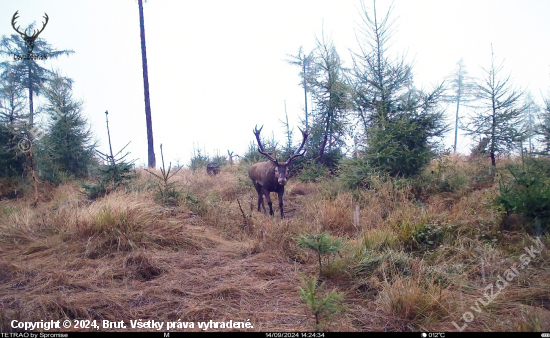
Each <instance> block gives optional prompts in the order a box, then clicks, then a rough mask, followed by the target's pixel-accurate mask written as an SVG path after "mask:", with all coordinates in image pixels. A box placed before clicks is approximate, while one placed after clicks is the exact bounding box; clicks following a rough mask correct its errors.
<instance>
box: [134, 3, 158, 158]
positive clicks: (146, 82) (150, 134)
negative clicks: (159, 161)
mask: <svg viewBox="0 0 550 338" xmlns="http://www.w3.org/2000/svg"><path fill="white" fill-rule="evenodd" d="M138 6H139V28H140V37H141V61H142V64H143V90H144V92H145V120H146V122H147V154H148V166H149V168H155V167H156V160H155V148H154V145H153V124H152V122H151V102H150V100H149V75H148V72H147V51H146V49H145V23H144V20H143V3H142V0H138Z"/></svg>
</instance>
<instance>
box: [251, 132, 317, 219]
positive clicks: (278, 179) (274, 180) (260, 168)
mask: <svg viewBox="0 0 550 338" xmlns="http://www.w3.org/2000/svg"><path fill="white" fill-rule="evenodd" d="M261 130H262V128H260V130H258V129H257V128H255V130H254V134H255V135H256V140H257V141H258V151H259V152H260V153H261V154H262V155H264V156H266V157H267V158H268V159H269V161H266V162H260V163H256V164H254V165H252V166H251V167H250V169H249V170H248V176H249V177H250V179H251V180H252V183H253V184H254V187H255V188H256V191H257V192H258V211H260V205H261V206H262V207H263V209H264V213H267V211H266V209H265V205H264V196H265V199H266V200H267V205H268V206H269V214H270V215H274V212H273V207H272V205H273V203H272V202H271V198H270V196H269V194H270V193H271V192H276V193H277V195H278V197H279V209H280V211H281V218H284V212H283V194H284V193H285V184H286V182H287V173H288V166H289V165H290V163H292V161H293V160H294V159H295V158H296V157H298V156H303V155H304V153H305V149H304V152H303V153H300V151H301V150H302V148H303V147H304V144H305V143H306V140H307V136H308V134H307V132H304V131H302V136H303V141H302V145H301V146H300V148H299V149H298V151H297V152H296V154H294V155H292V156H291V157H290V158H289V159H288V160H287V161H286V162H278V161H277V159H275V158H274V157H273V156H271V154H269V153H266V152H265V150H264V147H263V146H262V143H261V142H260V131H261Z"/></svg>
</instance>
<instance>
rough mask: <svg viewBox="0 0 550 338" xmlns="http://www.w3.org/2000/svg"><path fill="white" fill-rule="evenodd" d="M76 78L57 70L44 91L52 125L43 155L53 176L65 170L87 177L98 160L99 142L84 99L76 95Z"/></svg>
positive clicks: (47, 171)
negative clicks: (89, 121)
mask: <svg viewBox="0 0 550 338" xmlns="http://www.w3.org/2000/svg"><path fill="white" fill-rule="evenodd" d="M72 82H73V81H72V80H71V79H69V78H66V77H63V76H61V74H60V73H59V72H55V73H54V74H53V77H52V79H51V80H50V81H49V82H48V83H47V85H46V86H45V88H44V91H43V93H44V97H45V98H46V99H47V103H46V105H45V107H44V110H45V111H46V112H47V113H48V114H49V128H48V131H47V134H46V136H45V137H44V139H43V142H42V147H41V150H42V151H41V156H40V158H41V162H42V163H43V168H42V169H43V170H44V173H45V176H46V177H47V178H50V179H56V178H58V177H59V175H60V174H61V173H66V174H69V175H72V176H75V177H84V176H85V175H86V174H87V170H88V167H89V166H90V165H91V164H92V163H93V162H94V156H93V155H94V148H95V143H93V142H92V133H91V131H90V129H89V127H88V123H87V121H86V118H85V117H84V116H83V113H82V105H83V103H82V101H79V100H75V99H74V98H73V94H72Z"/></svg>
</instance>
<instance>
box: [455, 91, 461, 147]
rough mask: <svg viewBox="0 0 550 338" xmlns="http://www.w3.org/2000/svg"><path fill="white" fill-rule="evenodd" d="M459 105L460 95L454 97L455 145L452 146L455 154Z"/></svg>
mask: <svg viewBox="0 0 550 338" xmlns="http://www.w3.org/2000/svg"><path fill="white" fill-rule="evenodd" d="M459 107H460V95H459V96H458V97H457V99H456V121H455V146H454V152H455V154H456V140H457V139H458V108H459Z"/></svg>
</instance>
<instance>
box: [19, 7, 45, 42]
mask: <svg viewBox="0 0 550 338" xmlns="http://www.w3.org/2000/svg"><path fill="white" fill-rule="evenodd" d="M18 14H19V11H16V12H15V14H14V15H13V17H12V18H11V26H12V27H13V29H15V31H16V32H17V33H19V34H21V36H23V38H25V39H31V40H35V39H36V38H37V37H38V35H40V33H42V31H43V30H44V28H46V25H47V24H48V21H49V19H50V18H49V17H48V14H46V13H44V16H43V18H44V19H46V22H42V29H40V30H39V31H36V30H34V31H33V34H32V35H31V36H28V35H27V32H26V31H25V32H21V31H19V26H17V28H15V21H16V20H17V19H18V18H19V17H18V16H17V15H18Z"/></svg>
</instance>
